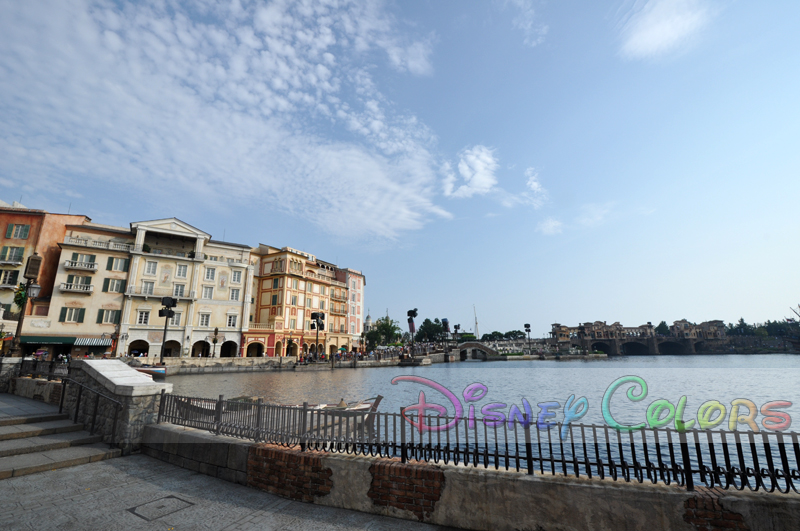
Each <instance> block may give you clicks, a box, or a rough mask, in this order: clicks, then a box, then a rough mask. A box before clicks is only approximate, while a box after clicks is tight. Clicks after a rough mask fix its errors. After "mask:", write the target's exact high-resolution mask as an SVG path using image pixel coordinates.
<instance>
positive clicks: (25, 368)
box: [19, 359, 69, 381]
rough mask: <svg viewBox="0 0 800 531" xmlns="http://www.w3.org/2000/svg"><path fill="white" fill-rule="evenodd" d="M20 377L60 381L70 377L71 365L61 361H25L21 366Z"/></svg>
mask: <svg viewBox="0 0 800 531" xmlns="http://www.w3.org/2000/svg"><path fill="white" fill-rule="evenodd" d="M19 375H20V376H32V377H34V378H47V379H48V381H49V380H53V379H60V378H65V377H67V376H69V365H68V364H67V363H64V362H61V361H56V360H53V361H38V360H32V359H31V360H29V359H23V360H22V363H20V366H19Z"/></svg>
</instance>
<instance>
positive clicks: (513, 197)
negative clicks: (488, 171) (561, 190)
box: [498, 168, 547, 209]
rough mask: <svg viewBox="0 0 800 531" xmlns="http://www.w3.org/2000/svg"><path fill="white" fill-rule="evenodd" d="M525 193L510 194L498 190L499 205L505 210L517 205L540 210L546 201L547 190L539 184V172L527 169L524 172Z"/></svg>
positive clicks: (534, 169)
mask: <svg viewBox="0 0 800 531" xmlns="http://www.w3.org/2000/svg"><path fill="white" fill-rule="evenodd" d="M525 178H526V181H525V191H523V192H521V193H516V194H512V193H509V192H506V191H505V190H503V191H500V190H498V193H499V195H501V198H500V203H501V204H502V205H503V206H504V207H506V208H512V207H514V206H517V205H526V206H531V207H533V208H535V209H536V208H541V207H542V205H544V203H545V201H547V190H546V189H545V187H544V186H542V183H541V182H539V172H538V171H537V170H536V168H527V169H526V170H525Z"/></svg>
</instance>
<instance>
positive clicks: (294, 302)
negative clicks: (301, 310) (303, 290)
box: [292, 295, 297, 306]
mask: <svg viewBox="0 0 800 531" xmlns="http://www.w3.org/2000/svg"><path fill="white" fill-rule="evenodd" d="M292 306H297V295H292Z"/></svg>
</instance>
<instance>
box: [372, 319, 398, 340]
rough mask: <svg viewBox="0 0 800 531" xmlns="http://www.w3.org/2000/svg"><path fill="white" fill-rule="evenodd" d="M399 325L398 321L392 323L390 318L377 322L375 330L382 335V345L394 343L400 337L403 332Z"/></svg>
mask: <svg viewBox="0 0 800 531" xmlns="http://www.w3.org/2000/svg"><path fill="white" fill-rule="evenodd" d="M397 325H398V323H397V321H392V320H391V319H390V318H389V317H388V316H387V317H381V318H380V319H378V320H377V321H375V330H376V331H377V332H378V333H379V334H380V343H381V344H382V345H385V344H387V343H394V340H395V339H396V338H397V337H399V336H400V332H401V330H400V327H399V326H397Z"/></svg>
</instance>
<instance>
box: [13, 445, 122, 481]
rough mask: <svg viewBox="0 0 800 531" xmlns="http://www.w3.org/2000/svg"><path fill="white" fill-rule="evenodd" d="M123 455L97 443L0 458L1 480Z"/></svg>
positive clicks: (117, 449)
mask: <svg viewBox="0 0 800 531" xmlns="http://www.w3.org/2000/svg"><path fill="white" fill-rule="evenodd" d="M121 453H122V450H120V449H119V448H109V447H108V445H107V444H105V443H95V444H86V445H83V446H71V447H69V448H60V449H58V450H48V451H46V452H37V453H33V454H24V455H12V456H8V457H0V479H6V478H10V477H17V476H25V475H27V474H33V473H36V472H44V471H46V470H55V469H57V468H64V467H68V466H77V465H83V464H86V463H93V462H95V461H102V460H104V459H111V458H112V457H119V455H120V454H121Z"/></svg>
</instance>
